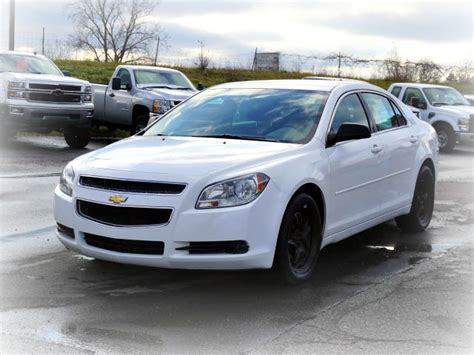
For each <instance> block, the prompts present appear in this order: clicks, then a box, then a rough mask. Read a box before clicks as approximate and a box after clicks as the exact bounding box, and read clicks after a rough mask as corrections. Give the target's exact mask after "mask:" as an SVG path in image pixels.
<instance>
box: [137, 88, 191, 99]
mask: <svg viewBox="0 0 474 355" xmlns="http://www.w3.org/2000/svg"><path fill="white" fill-rule="evenodd" d="M144 90H146V91H148V92H150V93H152V94H155V95H157V96H160V97H163V98H164V99H166V100H170V101H183V100H186V99H187V98H189V97H191V96H193V95H194V94H196V92H197V91H191V90H178V89H165V88H163V89H161V88H160V89H158V88H155V89H144Z"/></svg>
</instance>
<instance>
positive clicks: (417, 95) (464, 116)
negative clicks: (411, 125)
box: [388, 83, 474, 152]
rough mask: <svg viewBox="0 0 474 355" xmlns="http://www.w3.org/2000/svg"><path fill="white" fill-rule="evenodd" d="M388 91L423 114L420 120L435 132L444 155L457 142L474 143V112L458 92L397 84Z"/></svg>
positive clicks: (445, 87)
mask: <svg viewBox="0 0 474 355" xmlns="http://www.w3.org/2000/svg"><path fill="white" fill-rule="evenodd" d="M388 90H389V91H390V92H391V93H392V94H393V95H394V96H396V97H398V98H400V99H401V100H402V101H403V102H404V103H405V104H407V105H409V106H413V107H416V108H418V109H419V110H420V118H421V119H422V120H424V121H426V122H428V123H430V124H431V125H433V127H434V128H435V129H436V132H437V133H438V140H439V147H440V149H441V151H444V152H451V151H452V150H453V149H454V147H455V145H456V143H457V142H458V141H472V140H474V108H473V107H472V106H470V104H469V102H468V101H467V100H466V99H465V98H464V97H463V96H462V95H461V94H460V93H459V92H458V91H457V90H456V89H453V88H451V87H448V86H442V85H430V84H413V83H396V84H392V85H391V86H390V87H389V89H388Z"/></svg>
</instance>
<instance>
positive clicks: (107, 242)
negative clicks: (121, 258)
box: [84, 233, 165, 255]
mask: <svg viewBox="0 0 474 355" xmlns="http://www.w3.org/2000/svg"><path fill="white" fill-rule="evenodd" d="M84 239H85V241H86V243H87V244H89V245H90V246H93V247H96V248H100V249H106V250H110V251H115V252H117V253H129V254H147V255H163V252H164V250H165V243H163V242H154V241H153V242H152V241H147V240H129V239H115V238H107V237H102V236H100V235H95V234H89V233H84Z"/></svg>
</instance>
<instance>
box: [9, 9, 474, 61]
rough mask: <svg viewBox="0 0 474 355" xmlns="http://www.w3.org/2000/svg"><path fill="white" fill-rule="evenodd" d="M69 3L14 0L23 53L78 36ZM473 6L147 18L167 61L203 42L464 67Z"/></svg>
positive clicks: (222, 48) (223, 49)
mask: <svg viewBox="0 0 474 355" xmlns="http://www.w3.org/2000/svg"><path fill="white" fill-rule="evenodd" d="M68 2H69V1H68V0H44V1H41V0H36V1H34V0H33V1H32V0H30V1H26V0H16V3H17V6H16V7H17V13H16V15H17V16H16V31H17V47H22V48H25V49H28V48H32V47H36V48H38V45H40V38H41V29H42V27H45V28H46V33H47V36H48V38H53V37H55V36H57V37H58V38H65V37H66V36H67V34H69V33H71V32H72V31H73V28H72V27H71V24H70V21H69V20H68V18H67V9H66V6H65V5H66V4H67V3H68ZM8 3H9V1H8V0H0V49H7V46H8V41H7V39H8ZM473 17H474V8H473V3H472V1H460V2H457V1H405V2H403V1H357V0H354V1H346V2H344V1H343V2H338V1H275V0H273V1H223V0H221V1H193V0H185V1H183V0H162V1H161V2H160V4H159V5H158V6H157V8H156V11H155V13H153V14H150V16H149V20H150V21H155V22H157V23H159V24H160V25H161V26H162V27H163V29H164V30H165V31H166V32H167V33H168V35H169V37H170V41H169V42H170V47H169V49H167V51H166V52H164V53H163V55H184V56H186V54H187V52H188V49H193V50H195V48H196V47H197V40H199V39H203V40H204V41H205V43H206V45H207V47H208V48H209V49H210V50H211V51H212V52H213V54H214V56H216V57H220V56H227V57H229V58H239V57H248V56H249V55H251V54H252V53H253V51H254V50H255V48H256V47H258V48H259V51H280V52H283V53H296V54H305V55H311V54H321V53H330V52H335V51H341V52H344V53H348V54H353V55H356V56H364V57H365V56H368V57H379V58H383V57H385V56H386V55H387V54H388V53H389V52H390V51H391V50H393V48H397V50H398V53H399V55H400V56H402V57H403V58H408V59H411V60H417V59H421V58H431V59H433V60H434V61H437V62H440V63H445V64H448V63H459V62H463V61H467V60H472V58H473V57H474V54H473V53H474V52H473V49H474V46H473V33H474V23H473Z"/></svg>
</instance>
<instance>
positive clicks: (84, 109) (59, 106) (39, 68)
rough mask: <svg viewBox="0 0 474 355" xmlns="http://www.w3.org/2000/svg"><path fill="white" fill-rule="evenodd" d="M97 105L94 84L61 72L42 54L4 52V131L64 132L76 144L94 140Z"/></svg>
mask: <svg viewBox="0 0 474 355" xmlns="http://www.w3.org/2000/svg"><path fill="white" fill-rule="evenodd" d="M93 114H94V105H93V103H92V88H91V85H90V84H89V83H88V82H87V81H84V80H79V79H76V78H71V77H70V74H69V72H61V70H59V68H58V67H57V66H56V65H55V64H54V63H53V62H52V61H51V60H49V59H48V58H46V57H44V56H42V55H36V54H30V53H21V52H13V51H5V52H0V133H1V136H2V138H1V140H2V141H3V140H7V139H8V138H9V137H12V136H14V135H15V133H16V132H18V131H21V130H27V131H34V132H50V131H52V130H58V131H63V132H64V138H65V139H66V142H67V144H68V145H69V146H70V147H72V148H84V147H85V146H86V145H87V144H88V143H89V140H90V127H91V123H92V116H93Z"/></svg>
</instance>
